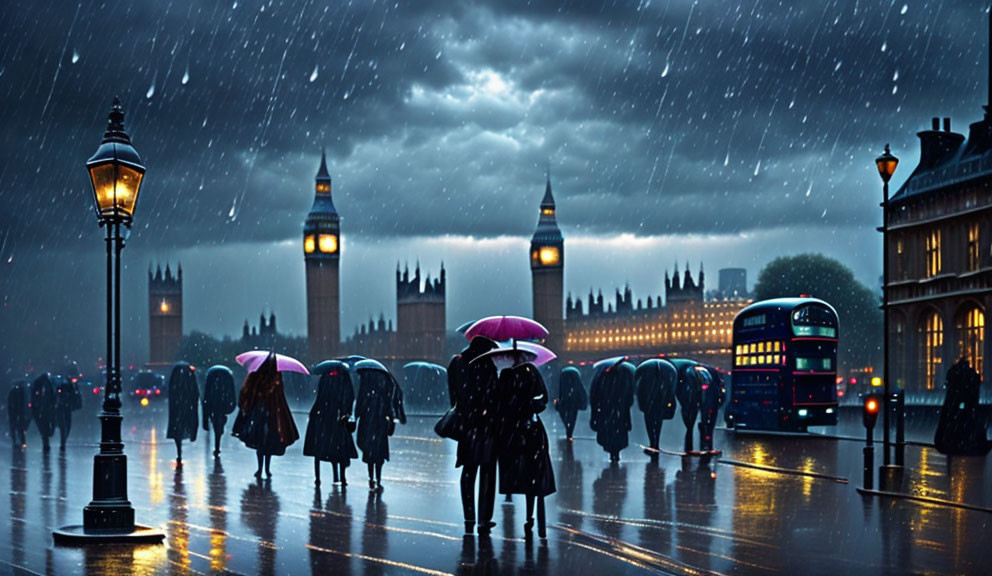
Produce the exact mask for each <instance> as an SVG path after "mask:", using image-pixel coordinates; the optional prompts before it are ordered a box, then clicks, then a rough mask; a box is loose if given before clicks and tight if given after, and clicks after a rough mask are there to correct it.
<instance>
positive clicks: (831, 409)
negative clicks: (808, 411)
mask: <svg viewBox="0 0 992 576" xmlns="http://www.w3.org/2000/svg"><path fill="white" fill-rule="evenodd" d="M826 412H827V414H833V413H834V409H833V408H827V410H826Z"/></svg>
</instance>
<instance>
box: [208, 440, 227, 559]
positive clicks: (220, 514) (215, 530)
mask: <svg viewBox="0 0 992 576" xmlns="http://www.w3.org/2000/svg"><path fill="white" fill-rule="evenodd" d="M207 506H208V507H209V509H210V570H211V571H212V572H223V571H224V570H225V569H226V568H227V559H228V558H227V476H225V475H224V465H223V464H221V461H220V458H214V465H213V469H212V470H211V471H210V475H209V477H208V478H207Z"/></svg>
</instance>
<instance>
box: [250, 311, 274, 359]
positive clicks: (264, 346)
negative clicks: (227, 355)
mask: <svg viewBox="0 0 992 576" xmlns="http://www.w3.org/2000/svg"><path fill="white" fill-rule="evenodd" d="M279 337H280V334H279V331H278V330H277V329H276V313H275V312H270V313H269V317H268V320H266V318H265V313H262V314H260V315H259V317H258V326H250V325H249V324H248V320H247V319H246V320H245V324H244V326H242V328H241V342H242V344H243V345H244V347H245V350H251V349H253V348H254V349H260V350H272V349H274V346H273V344H274V343H275V342H276V341H277V340H278V339H279Z"/></svg>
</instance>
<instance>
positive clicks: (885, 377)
mask: <svg viewBox="0 0 992 576" xmlns="http://www.w3.org/2000/svg"><path fill="white" fill-rule="evenodd" d="M888 236H889V182H888V180H885V181H884V182H883V183H882V330H883V331H884V333H883V335H882V346H883V350H884V360H883V363H882V386H884V388H883V394H884V397H885V400H883V401H882V402H883V405H882V464H883V465H885V466H888V465H889V409H890V404H889V375H890V374H889V238H888Z"/></svg>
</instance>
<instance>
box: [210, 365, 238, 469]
mask: <svg viewBox="0 0 992 576" xmlns="http://www.w3.org/2000/svg"><path fill="white" fill-rule="evenodd" d="M237 406H238V399H237V396H236V395H235V393H234V373H233V372H231V369H230V368H228V367H227V366H221V365H217V366H212V367H211V368H210V370H207V378H206V382H204V384H203V429H204V430H207V429H208V428H207V427H208V426H209V427H211V428H213V431H214V456H220V439H221V437H222V436H223V435H224V426H225V425H226V424H227V416H228V414H230V413H231V412H234V409H235V408H237Z"/></svg>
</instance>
